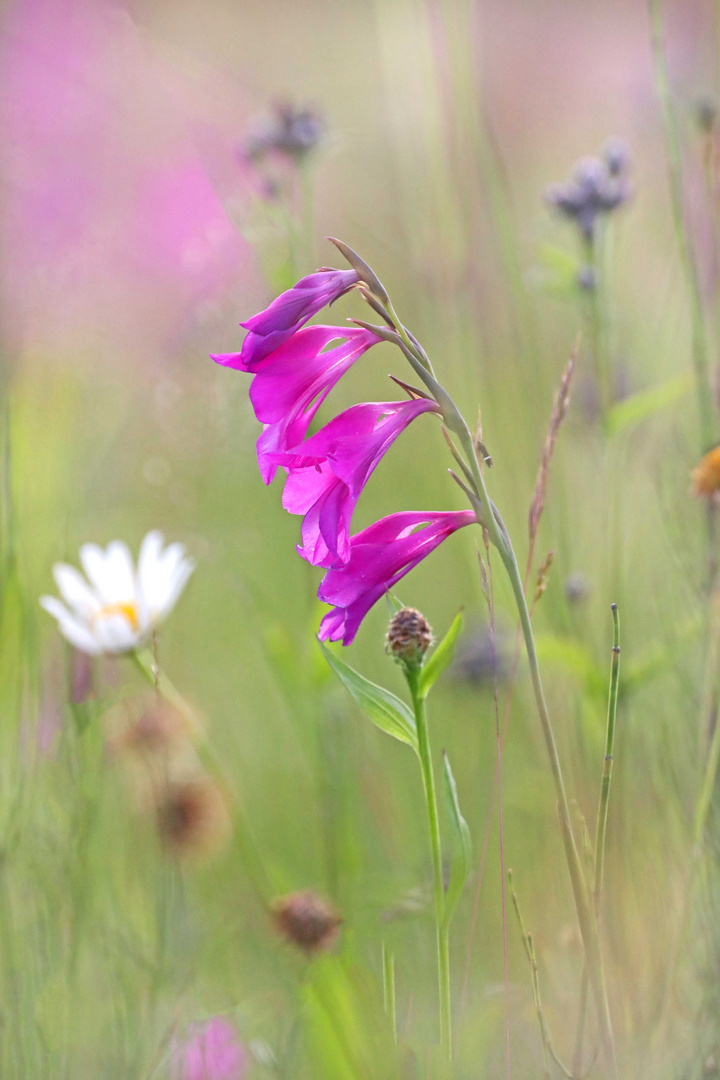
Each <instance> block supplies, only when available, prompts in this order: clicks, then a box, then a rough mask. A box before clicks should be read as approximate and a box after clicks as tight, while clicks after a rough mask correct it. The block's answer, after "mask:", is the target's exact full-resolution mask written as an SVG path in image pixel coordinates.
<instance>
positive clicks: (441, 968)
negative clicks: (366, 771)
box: [405, 666, 452, 1061]
mask: <svg viewBox="0 0 720 1080" xmlns="http://www.w3.org/2000/svg"><path fill="white" fill-rule="evenodd" d="M420 671H421V669H420V668H419V667H410V666H408V667H406V668H405V675H406V678H407V681H408V686H409V687H410V693H411V695H412V702H413V710H414V712H415V723H416V724H417V736H418V756H419V758H420V767H421V769H422V778H423V788H424V790H425V802H426V804H427V813H428V826H429V830H430V852H431V855H432V867H433V886H434V894H435V920H436V924H437V958H438V996H439V999H440V1045H441V1047H442V1049H443V1050H444V1052H445V1056H446V1058H447V1060H448V1061H451V1060H452V1022H451V1014H450V946H449V937H448V927H447V926H446V924H445V918H444V914H445V888H444V885H443V873H442V850H441V847H440V818H439V815H438V805H437V793H436V791H435V775H434V773H433V767H432V757H431V754H430V739H429V735H428V726H427V712H426V709H425V698H424V697H423V696H422V695H421V694H420Z"/></svg>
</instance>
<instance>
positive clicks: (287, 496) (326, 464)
mask: <svg viewBox="0 0 720 1080" xmlns="http://www.w3.org/2000/svg"><path fill="white" fill-rule="evenodd" d="M426 412H439V409H438V406H437V405H436V403H435V402H434V401H427V400H424V399H420V400H414V401H369V402H364V403H362V404H360V405H353V406H352V407H351V408H349V409H346V410H345V412H342V413H340V415H339V416H336V417H335V419H334V420H331V421H330V423H329V424H326V426H325V427H324V428H321V429H320V431H318V432H317V433H316V434H315V435H312V436H311V437H310V438H309V439H306V440H305V442H303V443H301V444H300V445H299V446H296V447H293V448H292V449H291V450H288V451H286V452H285V453H280V454H269V455H268V458H269V460H271V461H272V462H273V463H274V464H277V465H282V466H284V467H285V468H286V469H288V470H289V474H290V475H289V476H288V479H287V481H286V482H285V490H284V492H283V506H284V507H285V509H286V510H287V511H288V512H289V513H291V514H304V515H305V520H304V521H303V525H302V540H303V542H302V547H299V548H298V551H299V552H300V554H301V555H302V556H303V558H305V559H307V560H308V562H310V563H312V564H313V565H314V566H335V565H338V564H342V563H345V562H347V561H348V559H349V558H350V522H351V520H352V515H353V512H354V510H355V505H356V503H357V501H358V499H359V497H360V495H361V493H362V490H363V488H364V487H365V484H366V483H367V481H368V479H369V477H370V475H371V473H372V472H373V470H374V469H375V466H376V465H378V463H379V462H380V460H381V459H382V457H383V455H384V454H385V453H386V451H387V450H389V448H390V447H391V446H392V444H393V443H394V441H395V439H396V438H397V437H398V435H400V434H401V433H402V432H403V431H404V430H405V428H406V427H407V426H408V425H409V424H411V423H412V421H413V420H415V419H416V418H417V417H418V416H421V415H422V413H426Z"/></svg>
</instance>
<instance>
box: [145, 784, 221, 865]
mask: <svg viewBox="0 0 720 1080" xmlns="http://www.w3.org/2000/svg"><path fill="white" fill-rule="evenodd" d="M156 813H157V826H158V832H159V834H160V839H161V840H162V842H163V844H164V846H165V847H166V848H167V849H168V850H169V851H171V852H173V854H175V855H177V856H180V857H182V858H193V857H197V856H203V855H209V854H210V853H211V852H212V851H214V850H215V849H216V848H218V847H219V846H220V845H221V844H222V843H223V841H224V840H225V839H226V838H227V835H228V833H229V830H230V817H229V814H228V810H227V806H226V805H225V800H224V799H223V796H222V793H221V792H220V789H219V788H218V787H217V785H216V784H215V783H213V781H212V780H210V779H209V778H207V777H197V778H193V779H190V780H179V781H178V780H175V781H170V782H169V783H168V784H167V785H166V786H165V787H164V789H163V790H162V791H161V792H160V794H159V798H158V800H157V804H156Z"/></svg>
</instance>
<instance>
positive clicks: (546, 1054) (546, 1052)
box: [507, 870, 551, 1080]
mask: <svg viewBox="0 0 720 1080" xmlns="http://www.w3.org/2000/svg"><path fill="white" fill-rule="evenodd" d="M507 878H508V885H509V886H510V895H511V897H512V904H513V908H514V909H515V914H516V916H517V921H518V925H519V927H520V936H521V938H522V943H523V949H524V950H525V956H526V957H527V960H528V963H529V965H530V973H531V978H532V988H533V1000H534V1002H535V1012H536V1013H537V1018H538V1023H539V1025H540V1038H541V1039H542V1048H543V1080H550V1075H551V1074H550V1054H551V1049H550V1035H549V1033H548V1029H547V1023H546V1021H545V1013H544V1012H543V1007H542V1000H541V998H540V980H539V979H538V967H537V960H536V958H535V946H534V945H533V939H532V934H528V932H527V930H526V929H525V923H524V922H523V917H522V915H521V913H520V905H519V903H518V898H517V894H516V892H515V886H514V885H513V876H512V870H508V872H507Z"/></svg>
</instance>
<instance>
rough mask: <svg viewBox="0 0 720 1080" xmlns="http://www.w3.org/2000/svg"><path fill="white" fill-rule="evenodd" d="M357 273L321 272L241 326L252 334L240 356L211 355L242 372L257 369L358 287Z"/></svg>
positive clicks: (286, 293) (305, 278)
mask: <svg viewBox="0 0 720 1080" xmlns="http://www.w3.org/2000/svg"><path fill="white" fill-rule="evenodd" d="M358 280H359V276H358V274H357V271H355V270H332V269H328V270H318V271H317V273H315V274H308V275H307V277H304V278H301V279H300V281H298V282H297V283H296V284H295V285H293V287H292V288H291V289H288V290H287V291H286V292H284V293H281V295H280V296H278V297H277V298H276V299H275V300H273V302H272V303H271V304H270V305H269V307H267V308H265V310H264V311H261V312H259V313H258V314H257V315H253V317H252V318H251V319H248V320H247V322H244V323H240V325H241V326H242V327H243V328H244V329H245V330H247V331H248V333H247V335H246V337H245V340H244V341H243V344H242V349H241V350H240V352H239V353H217V354H211V357H212V359H213V360H214V361H215V362H216V363H217V364H222V365H223V366H225V367H231V368H236V369H237V370H238V371H250V372H254V371H256V370H257V367H258V365H259V364H260V362H261V361H262V360H264V359H265V357H266V356H269V355H270V353H272V352H273V351H274V350H275V349H278V348H279V347H280V346H281V345H283V344H284V343H285V342H286V341H287V340H288V338H290V337H292V335H293V334H294V333H295V332H296V330H299V329H300V327H302V326H304V325H305V323H306V322H307V321H308V320H309V319H311V318H312V317H313V315H315V314H317V312H318V311H320V310H321V309H322V308H324V307H325V306H326V305H327V304H332V303H333V301H335V300H337V299H338V297H340V296H342V294H343V293H345V292H347V291H348V290H349V289H352V288H353V286H354V285H357V283H358Z"/></svg>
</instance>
